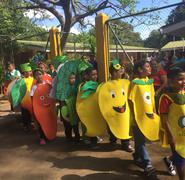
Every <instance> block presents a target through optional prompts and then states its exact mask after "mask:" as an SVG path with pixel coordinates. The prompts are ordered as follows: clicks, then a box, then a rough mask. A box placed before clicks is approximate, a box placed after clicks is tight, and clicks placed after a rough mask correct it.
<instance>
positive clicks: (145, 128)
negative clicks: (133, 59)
mask: <svg viewBox="0 0 185 180" xmlns="http://www.w3.org/2000/svg"><path fill="white" fill-rule="evenodd" d="M129 99H130V100H131V101H132V103H133V109H134V116H135V121H136V123H137V125H138V127H139V129H140V130H141V132H142V133H143V135H144V136H145V137H146V138H147V139H149V140H151V141H155V140H157V139H158V138H159V123H160V118H159V116H158V115H157V114H156V113H155V111H154V109H155V101H154V88H153V79H148V78H145V79H137V78H136V79H134V80H133V81H132V86H131V93H130V96H129Z"/></svg>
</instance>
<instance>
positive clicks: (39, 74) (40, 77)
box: [35, 71, 43, 82]
mask: <svg viewBox="0 0 185 180" xmlns="http://www.w3.org/2000/svg"><path fill="white" fill-rule="evenodd" d="M35 79H36V80H37V82H42V81H43V74H42V72H40V71H37V72H35Z"/></svg>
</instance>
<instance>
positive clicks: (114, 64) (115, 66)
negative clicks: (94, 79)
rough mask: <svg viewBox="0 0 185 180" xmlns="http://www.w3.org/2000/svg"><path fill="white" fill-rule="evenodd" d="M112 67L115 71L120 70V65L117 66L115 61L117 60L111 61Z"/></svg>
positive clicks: (117, 63) (117, 62) (117, 61)
mask: <svg viewBox="0 0 185 180" xmlns="http://www.w3.org/2000/svg"><path fill="white" fill-rule="evenodd" d="M112 66H113V68H114V69H116V70H119V69H121V65H120V64H119V60H117V59H114V60H113V61H112Z"/></svg>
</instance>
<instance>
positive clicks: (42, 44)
mask: <svg viewBox="0 0 185 180" xmlns="http://www.w3.org/2000/svg"><path fill="white" fill-rule="evenodd" d="M17 42H18V44H20V45H23V46H24V47H27V48H30V49H37V50H39V51H45V48H46V43H47V42H46V41H25V40H18V41H17ZM85 46H86V45H85ZM49 47H50V43H48V47H47V50H48V51H49ZM75 47H76V52H90V50H89V49H88V48H87V47H84V45H83V43H76V44H75ZM123 48H124V49H125V51H126V52H158V49H155V48H146V47H139V46H125V45H123ZM65 51H66V52H75V50H74V43H67V44H66V47H65ZM116 51H118V52H123V50H122V49H121V47H120V46H118V49H117V50H116V45H110V52H116Z"/></svg>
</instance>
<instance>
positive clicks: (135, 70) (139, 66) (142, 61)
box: [133, 60, 148, 74]
mask: <svg viewBox="0 0 185 180" xmlns="http://www.w3.org/2000/svg"><path fill="white" fill-rule="evenodd" d="M146 63H148V61H146V60H141V61H137V62H136V63H135V64H134V67H133V73H134V74H139V71H138V69H139V68H141V69H142V68H143V66H144V65H145V64H146Z"/></svg>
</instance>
